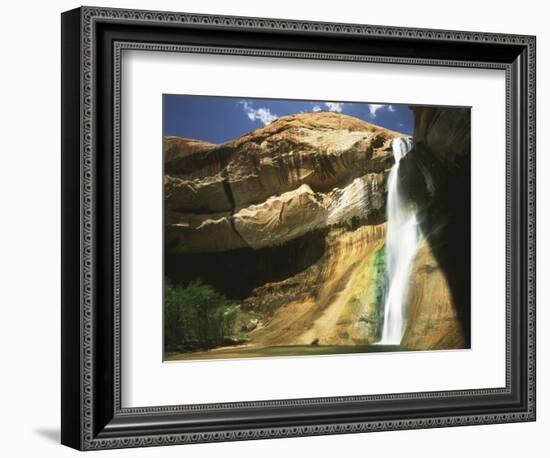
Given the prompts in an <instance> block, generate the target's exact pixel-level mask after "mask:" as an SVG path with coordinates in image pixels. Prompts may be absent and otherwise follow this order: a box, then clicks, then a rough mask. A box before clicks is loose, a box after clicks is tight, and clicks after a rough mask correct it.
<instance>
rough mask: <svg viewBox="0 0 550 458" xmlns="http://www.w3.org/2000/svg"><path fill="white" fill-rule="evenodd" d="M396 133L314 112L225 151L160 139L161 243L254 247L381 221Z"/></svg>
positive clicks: (200, 248)
mask: <svg viewBox="0 0 550 458" xmlns="http://www.w3.org/2000/svg"><path fill="white" fill-rule="evenodd" d="M398 135H400V134H398V133H396V132H392V131H389V130H387V129H383V128H380V127H378V126H374V125H372V124H369V123H367V122H364V121H361V120H359V119H356V118H353V117H351V116H347V115H342V114H338V113H331V112H321V113H304V114H299V115H292V116H284V117H281V118H279V119H277V120H276V121H275V122H273V123H271V124H269V125H268V126H266V127H263V128H261V129H257V130H255V131H253V132H251V133H249V134H246V135H244V136H242V137H240V138H238V139H236V140H232V141H229V142H226V143H224V144H222V145H213V144H210V143H206V142H200V141H197V140H191V139H182V138H175V137H167V138H166V139H165V200H166V213H167V217H166V224H167V231H166V237H167V240H168V243H169V245H170V247H171V249H172V250H173V251H175V252H182V253H184V252H204V251H225V250H234V249H239V248H244V247H251V248H254V249H257V248H262V247H266V246H273V245H280V244H282V243H285V242H287V241H289V240H291V239H293V238H296V237H300V236H303V235H304V234H306V233H307V232H309V231H312V230H315V229H321V228H325V227H330V226H333V225H338V224H341V223H344V222H347V221H349V220H350V219H352V218H357V219H361V220H365V221H368V220H369V218H377V219H380V215H379V214H380V212H383V208H384V202H385V189H384V187H385V178H386V174H387V169H388V167H390V166H391V164H392V162H393V157H392V154H391V140H392V139H393V138H395V137H396V136H398ZM212 239H215V241H214V242H213V243H212V242H211V240H212Z"/></svg>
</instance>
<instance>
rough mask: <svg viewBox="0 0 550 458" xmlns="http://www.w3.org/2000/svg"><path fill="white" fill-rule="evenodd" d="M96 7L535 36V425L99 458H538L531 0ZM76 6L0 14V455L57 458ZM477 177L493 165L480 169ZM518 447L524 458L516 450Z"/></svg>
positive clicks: (12, 6) (542, 99)
mask: <svg viewBox="0 0 550 458" xmlns="http://www.w3.org/2000/svg"><path fill="white" fill-rule="evenodd" d="M94 3H95V4H96V5H102V6H112V7H125V8H141V9H162V10H172V11H188V12H197V13H211V14H230V15H248V16H264V17H281V18H291V19H309V20H319V21H337V22H359V23H371V24H382V25H396V26H411V27H430V28H443V29H463V30H475V31H491V32H504V33H520V34H533V35H537V38H538V75H537V77H538V82H539V86H538V127H539V138H538V151H539V155H538V160H537V162H538V164H537V167H538V177H539V182H538V234H539V237H538V250H537V251H538V278H539V287H538V323H539V325H538V330H539V337H538V355H539V356H538V364H539V367H538V386H539V387H541V389H539V390H538V421H537V422H536V423H527V424H511V425H494V426H477V427H461V428H452V429H434V430H420V431H403V432H393V433H371V434H362V435H345V436H324V437H315V438H299V439H279V440H270V441H265V440H264V441H256V442H240V443H223V444H208V445H197V446H185V447H181V446H180V447H165V448H154V449H140V450H120V451H109V452H104V453H106V454H107V455H109V456H157V455H161V456H176V455H181V454H186V456H189V457H214V456H220V455H221V454H223V455H224V456H226V457H233V456H238V457H240V458H245V457H252V456H254V457H257V456H267V457H270V456H273V457H278V456H300V455H301V454H304V455H306V456H316V457H325V456H326V457H329V456H339V455H343V454H345V453H353V454H354V455H355V456H357V455H365V456H366V455H370V456H382V455H383V456H388V455H389V456H400V455H405V454H406V455H407V456H409V457H415V456H422V457H423V458H428V457H442V456H444V457H445V458H452V457H464V456H469V455H470V456H479V455H481V454H482V453H490V454H491V455H493V456H499V457H512V456H522V455H524V454H527V456H529V455H530V456H544V452H543V450H545V449H547V448H548V441H547V434H548V431H549V430H550V429H549V428H550V396H549V395H548V392H547V390H545V387H546V386H548V384H549V383H550V382H549V379H550V377H549V376H550V370H549V363H548V362H547V360H548V354H549V351H548V349H549V347H550V337H549V333H547V332H544V330H545V329H546V328H547V327H548V326H550V313H549V312H548V310H547V309H546V307H545V306H546V304H547V303H548V301H549V300H550V290H549V282H548V281H547V277H548V276H549V275H550V262H549V260H548V258H546V259H545V258H544V255H545V254H546V255H547V256H548V255H549V254H550V253H549V246H548V237H544V235H545V234H547V233H548V232H549V231H550V217H549V216H548V210H547V209H548V208H549V207H548V204H549V202H548V196H549V195H550V180H548V179H547V178H546V173H548V172H550V156H549V155H548V154H545V153H547V152H548V150H549V149H550V142H549V140H548V137H546V136H545V135H544V133H545V131H544V129H545V126H547V125H548V124H549V123H550V112H549V108H548V105H549V104H550V94H549V86H548V83H546V81H550V68H549V67H550V58H549V57H548V56H549V55H550V54H549V47H550V30H549V29H548V27H547V21H546V14H545V4H544V2H540V1H537V0H523V1H521V2H518V1H513V2H512V1H509V0H501V1H499V2H498V3H497V2H492V3H490V2H486V3H484V2H480V1H472V0H461V1H460V2H454V3H453V4H451V3H446V2H441V1H424V0H416V1H406V0H403V1H401V0H399V1H398V0H389V1H385V2H368V3H367V2H357V1H356V0H355V1H354V0H339V1H338V2H321V1H315V2H313V1H310V2H305V1H304V2H298V1H296V0H277V1H275V2H259V1H245V0H232V1H223V0H186V1H183V0H182V1H176V0H158V1H152V0H148V1H147V0H116V1H100V0H98V1H97V2H94ZM76 6H79V3H78V2H75V1H69V0H63V1H57V2H55V3H54V2H38V1H26V2H19V3H17V4H16V3H15V2H10V3H9V4H4V5H3V6H2V27H0V34H1V39H0V46H1V53H0V56H1V58H2V71H1V72H0V82H1V84H0V94H1V95H0V126H1V130H0V132H1V134H0V161H1V162H0V196H1V197H0V199H1V206H0V209H1V215H2V219H1V224H0V234H1V237H0V278H1V285H2V286H1V288H0V295H1V299H0V307H1V319H0V352H1V361H2V363H3V364H2V366H1V369H0V374H1V378H0V431H1V437H2V441H1V442H0V452H1V453H2V455H3V456H9V457H16V456H38V455H39V456H41V457H50V456H52V457H53V456H55V457H64V456H70V455H75V454H76V452H74V451H72V450H70V449H68V448H65V447H62V446H60V445H58V441H59V422H60V414H59V410H60V409H59V383H60V382H59V372H60V360H59V348H60V343H59V341H60V326H59V323H60V306H59V303H60V274H59V272H60V235H59V234H60V224H59V221H60V204H59V202H60V172H59V171H60V153H59V151H60V122H59V121H60V13H61V11H64V10H68V9H71V8H74V7H76ZM487 173H488V176H489V175H490V171H487ZM545 210H546V212H545ZM526 452H527V453H526Z"/></svg>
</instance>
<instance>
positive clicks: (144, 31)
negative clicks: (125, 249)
mask: <svg viewBox="0 0 550 458" xmlns="http://www.w3.org/2000/svg"><path fill="white" fill-rule="evenodd" d="M125 49H146V50H150V51H172V52H186V53H209V54H225V55H246V56H265V57H272V58H277V57H295V58H302V59H320V60H342V61H356V62H378V63H393V64H414V65H436V66H445V67H468V68H493V69H501V70H504V71H505V73H506V111H507V112H506V123H507V126H506V157H507V168H506V196H507V206H506V207H507V209H506V210H507V211H506V285H507V286H506V289H507V290H506V327H507V329H506V386H505V387H504V388H492V389H479V390H463V391H444V392H417V393H404V394H395V395H369V394H365V395H364V396H354V397H332V398H309V399H299V400H284V399H283V400H281V399H279V400H265V401H254V402H238V403H224V404H193V405H173V406H160V407H144V408H123V407H122V406H121V382H120V378H121V362H120V359H121V353H120V329H121V314H120V276H121V274H120V269H121V265H120V239H121V230H120V213H121V208H120V204H121V202H120V174H121V170H120V167H121V164H120V137H119V134H120V132H119V129H120V89H121V88H120V85H121V74H120V56H121V52H122V50H125ZM535 111H536V110H535V37H532V36H520V35H504V34H491V33H478V32H457V31H444V30H424V29H412V28H399V27H381V26H370V25H356V24H335V23H316V22H301V21H294V20H279V19H262V18H248V17H224V16H203V15H196V14H181V13H166V12H152V11H132V10H122V9H105V8H95V7H82V8H78V9H75V10H72V11H68V12H66V13H63V15H62V112H63V113H62V435H61V441H62V443H63V444H65V445H68V446H70V447H73V448H76V449H80V450H91V449H105V448H122V447H138V446H152V445H168V444H184V443H197V442H212V441H228V440H248V439H261V438H275V437H289V436H307V435H319V434H341V433H351V432H369V431H385V430H399V429H413V428H430V427H443V426H458V425H475V424H488V423H505V422H517V421H534V420H535Z"/></svg>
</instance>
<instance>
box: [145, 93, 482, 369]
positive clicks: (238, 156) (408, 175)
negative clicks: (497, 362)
mask: <svg viewBox="0 0 550 458" xmlns="http://www.w3.org/2000/svg"><path fill="white" fill-rule="evenodd" d="M162 97H163V140H162V151H160V148H159V151H158V152H157V153H155V152H151V153H152V154H158V157H159V161H160V160H162V161H163V166H164V173H163V191H164V192H163V199H164V202H163V204H164V222H163V224H164V272H163V279H164V304H163V307H164V309H163V326H164V329H163V336H164V342H163V344H164V351H163V355H164V361H181V360H213V359H233V358H250V357H262V358H263V357H272V356H278V357H281V356H285V357H288V356H316V355H336V354H350V353H371V352H404V351H423V350H432V351H433V350H464V349H469V348H470V346H471V339H470V334H471V329H470V328H471V322H470V321H471V320H470V316H471V310H470V308H471V303H470V218H471V216H470V212H471V208H470V207H471V206H470V149H471V147H470V131H471V126H470V117H471V109H470V107H468V106H433V105H415V104H403V103H390V102H384V101H375V102H354V101H328V100H291V99H269V98H265V99H259V98H252V97H233V96H232V97H224V96H210V95H187V94H163V95H162Z"/></svg>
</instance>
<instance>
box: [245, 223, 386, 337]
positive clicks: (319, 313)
mask: <svg viewBox="0 0 550 458" xmlns="http://www.w3.org/2000/svg"><path fill="white" fill-rule="evenodd" d="M385 235H386V225H385V224H380V225H376V226H361V227H359V228H358V229H356V230H351V231H347V230H344V229H334V230H332V231H331V232H330V233H329V234H328V235H327V238H326V240H327V245H326V248H325V253H324V255H323V257H322V258H321V259H320V260H319V261H317V262H316V263H315V264H313V265H312V266H310V267H309V268H307V269H306V270H304V271H303V272H300V273H299V274H297V275H295V276H293V277H291V278H288V279H286V280H283V281H281V282H275V283H268V284H266V285H264V286H262V287H260V288H258V289H257V290H255V291H254V294H252V296H250V298H248V299H247V300H246V301H245V303H244V304H243V307H244V308H246V309H247V310H261V311H263V313H264V321H263V325H262V326H261V327H260V328H258V329H257V330H256V331H255V332H253V333H252V334H251V338H252V340H253V342H254V343H255V345H260V346H262V345H263V346H271V345H309V344H311V343H312V342H316V343H317V344H319V345H354V344H369V343H372V342H374V341H375V338H376V336H377V324H378V317H377V313H378V310H377V307H378V306H379V297H377V294H376V293H377V290H376V281H377V272H376V265H375V261H376V253H377V252H378V250H380V249H381V247H382V246H383V244H384V238H385Z"/></svg>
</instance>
